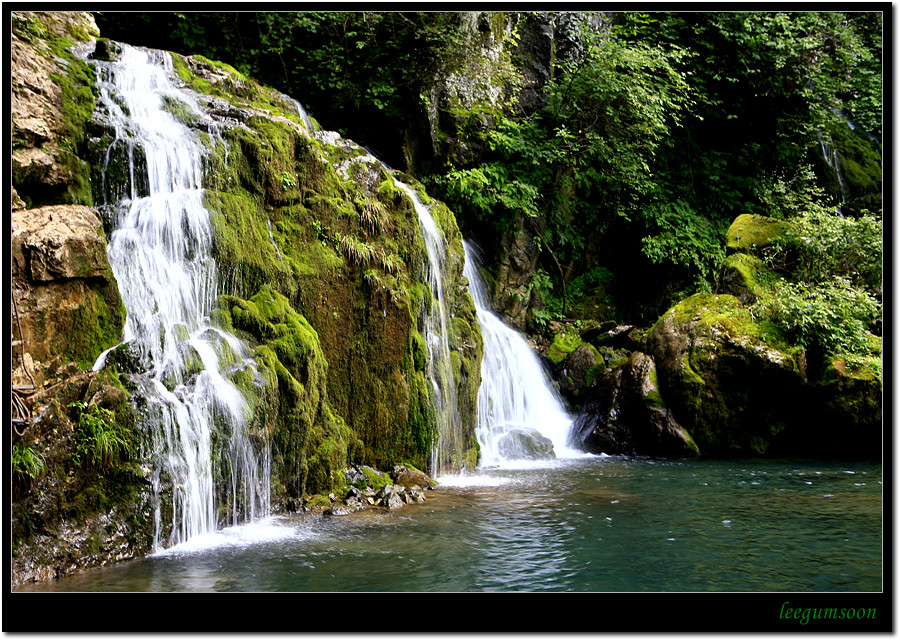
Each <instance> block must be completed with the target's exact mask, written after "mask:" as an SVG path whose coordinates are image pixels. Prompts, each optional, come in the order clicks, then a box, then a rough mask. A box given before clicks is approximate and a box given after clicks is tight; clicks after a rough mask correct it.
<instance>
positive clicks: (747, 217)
mask: <svg viewBox="0 0 900 640" xmlns="http://www.w3.org/2000/svg"><path fill="white" fill-rule="evenodd" d="M789 226H790V225H789V223H787V222H785V221H784V220H778V219H776V218H769V217H767V216H759V215H754V214H750V213H744V214H741V215H739V216H738V217H737V218H735V219H734V222H732V223H731V226H730V227H729V228H728V231H727V232H726V234H725V240H726V246H727V248H728V250H729V251H737V252H744V253H752V252H753V251H755V250H757V249H761V248H763V247H767V246H769V245H771V244H772V243H774V242H776V241H777V240H779V239H780V238H781V237H783V236H784V233H785V232H786V231H787V230H788V228H789Z"/></svg>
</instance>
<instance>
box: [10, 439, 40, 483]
mask: <svg viewBox="0 0 900 640" xmlns="http://www.w3.org/2000/svg"><path fill="white" fill-rule="evenodd" d="M11 462H12V469H13V472H14V473H15V474H16V475H18V476H20V477H24V478H29V479H31V480H34V479H35V478H37V477H38V476H40V475H41V474H42V473H43V472H44V457H43V456H42V455H41V454H40V453H38V452H37V451H35V450H34V449H33V448H32V447H19V445H18V444H14V445H13V448H12V457H11Z"/></svg>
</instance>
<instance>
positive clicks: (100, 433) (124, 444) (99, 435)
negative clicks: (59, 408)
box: [69, 401, 131, 468]
mask: <svg viewBox="0 0 900 640" xmlns="http://www.w3.org/2000/svg"><path fill="white" fill-rule="evenodd" d="M69 407H70V408H72V409H75V410H76V411H77V412H78V422H77V423H76V424H75V441H76V447H75V451H74V452H73V453H72V460H73V462H75V464H76V465H77V466H79V467H80V466H81V465H82V463H83V462H85V461H88V460H89V461H90V462H91V463H92V464H94V465H96V466H98V467H100V468H107V467H109V466H110V465H111V464H112V463H113V462H114V461H115V459H116V458H117V457H118V456H119V455H123V454H124V455H131V444H130V441H129V438H128V437H127V435H126V434H125V433H124V432H123V428H122V427H121V426H120V425H119V424H118V421H117V420H116V414H115V413H114V412H113V411H111V410H109V409H107V408H105V407H101V406H100V405H96V404H91V405H85V404H84V403H83V402H80V401H79V402H73V403H71V404H69Z"/></svg>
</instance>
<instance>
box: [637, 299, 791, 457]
mask: <svg viewBox="0 0 900 640" xmlns="http://www.w3.org/2000/svg"><path fill="white" fill-rule="evenodd" d="M647 348H648V352H649V354H650V355H652V356H653V358H654V360H655V362H656V366H657V368H658V372H659V386H660V390H661V392H662V394H663V395H664V396H665V397H666V400H667V404H668V406H669V407H671V410H672V413H673V415H674V417H675V418H676V419H677V420H678V422H679V423H680V424H682V425H684V426H685V427H686V428H687V429H688V430H689V431H690V433H691V436H692V437H693V438H694V440H695V442H696V443H697V445H698V446H699V448H700V451H702V452H703V453H704V454H711V455H723V454H740V455H746V454H762V453H765V452H766V451H767V449H769V447H770V445H772V444H773V443H776V444H777V442H778V440H779V439H781V438H783V437H784V434H782V433H781V432H782V431H783V430H784V429H785V427H786V426H787V425H789V424H795V423H797V422H798V419H799V418H801V417H802V414H803V412H805V411H807V408H805V407H803V406H802V404H801V403H800V402H798V399H799V398H800V397H802V395H803V394H804V390H805V388H806V356H805V352H804V351H803V349H802V348H800V347H794V346H791V345H790V344H788V343H787V342H786V341H785V340H784V339H783V337H782V336H781V335H780V333H779V332H778V330H777V329H776V328H774V327H773V326H771V325H767V324H764V323H756V322H754V321H753V319H752V317H751V314H750V311H749V310H748V309H746V308H745V307H744V306H743V305H742V304H741V303H740V301H739V300H738V299H737V298H735V297H734V296H731V295H713V294H695V295H693V296H691V297H689V298H687V299H685V300H683V301H682V302H680V303H679V304H677V305H676V306H674V307H673V308H672V309H670V310H669V311H667V312H666V313H665V314H664V315H663V316H662V318H660V320H659V321H658V322H657V323H656V324H655V325H654V326H653V327H652V328H651V330H650V332H649V334H648V336H647Z"/></svg>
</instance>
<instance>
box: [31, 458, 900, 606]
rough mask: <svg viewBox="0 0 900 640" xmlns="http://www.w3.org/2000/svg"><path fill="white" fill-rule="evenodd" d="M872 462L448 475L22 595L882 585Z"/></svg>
mask: <svg viewBox="0 0 900 640" xmlns="http://www.w3.org/2000/svg"><path fill="white" fill-rule="evenodd" d="M882 543H883V538H882V472H881V467H880V464H878V463H870V462H819V461H800V460H796V461H795V460H730V461H715V460H685V461H661V460H647V459H629V458H619V457H593V456H591V457H585V458H580V459H568V460H558V461H556V462H554V463H552V464H550V465H549V466H547V465H546V463H545V465H544V466H540V465H531V466H530V467H525V468H519V469H492V470H490V469H489V470H483V471H480V472H478V473H477V474H472V475H468V476H463V477H445V478H443V479H442V484H441V487H440V488H439V489H437V490H435V491H432V492H429V493H428V500H427V501H426V502H424V503H421V504H417V505H408V506H406V507H404V508H402V509H398V510H394V511H387V510H383V509H372V510H369V511H366V512H361V513H357V514H353V515H350V516H342V517H324V516H311V515H295V516H278V517H272V518H269V519H267V520H264V521H262V522H259V523H255V524H251V525H246V526H242V527H234V528H231V529H226V530H224V531H221V532H218V533H216V534H211V535H209V536H204V537H202V538H200V539H197V540H192V541H189V542H188V543H186V544H183V545H179V546H177V547H174V548H172V549H169V550H167V551H165V552H164V553H161V554H158V555H156V556H152V557H149V558H145V559H141V560H135V561H130V562H126V563H123V564H121V565H117V566H112V567H106V568H103V569H99V570H94V571H90V572H87V573H85V574H83V575H79V576H72V577H69V578H64V579H61V580H59V581H55V582H51V583H47V584H43V585H33V586H31V587H26V588H24V589H23V590H49V591H53V590H59V591H190V592H196V591H212V592H219V591H241V592H253V591H260V592H275V591H298V592H311V591H312V592H352V591H368V592H521V591H528V592H541V591H576V592H592V591H599V592H642V591H643V592H646V591H652V592H707V591H728V592H782V591H783V592H789V591H803V592H809V591H816V592H830V591H881V589H882Z"/></svg>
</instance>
